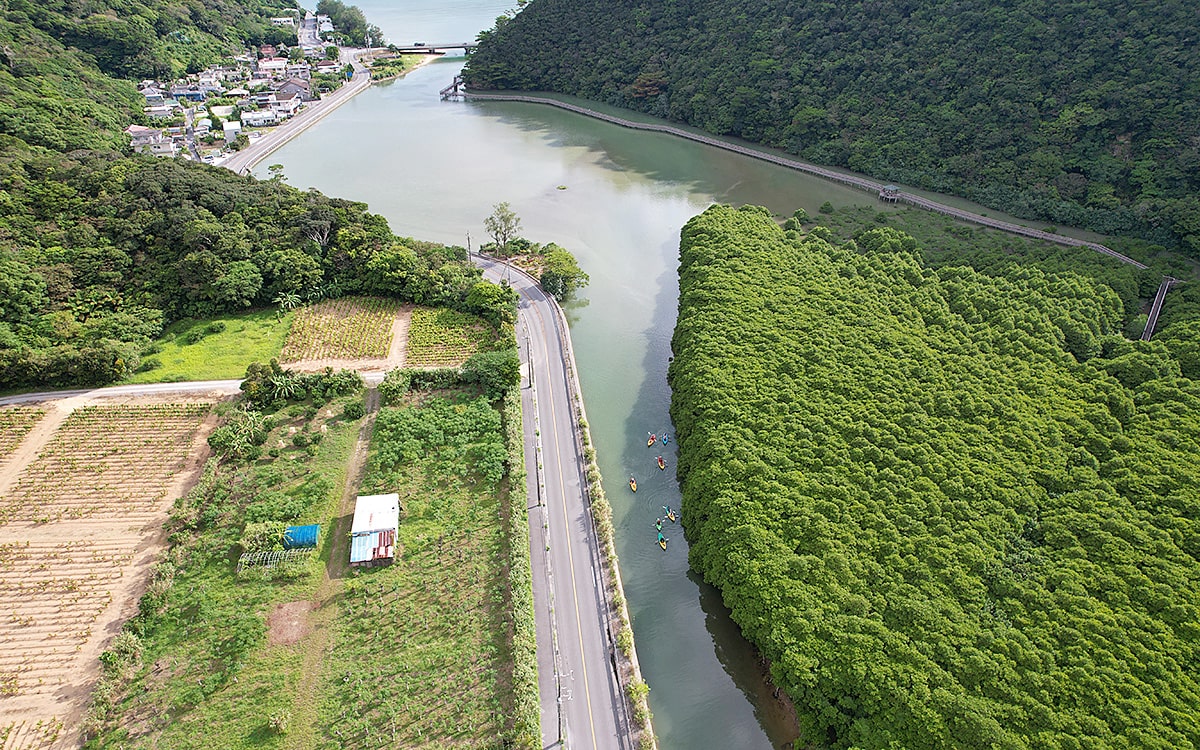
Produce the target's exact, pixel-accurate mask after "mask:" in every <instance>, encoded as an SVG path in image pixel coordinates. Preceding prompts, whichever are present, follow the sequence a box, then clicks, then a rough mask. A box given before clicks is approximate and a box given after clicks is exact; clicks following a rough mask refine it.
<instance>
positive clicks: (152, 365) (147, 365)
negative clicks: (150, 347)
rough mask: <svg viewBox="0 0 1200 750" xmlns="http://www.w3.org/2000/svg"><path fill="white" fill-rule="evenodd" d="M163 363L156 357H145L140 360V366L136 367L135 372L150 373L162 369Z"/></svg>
mask: <svg viewBox="0 0 1200 750" xmlns="http://www.w3.org/2000/svg"><path fill="white" fill-rule="evenodd" d="M162 366H163V363H162V360H160V359H159V358H158V357H147V358H146V359H143V360H142V364H141V365H139V366H138V368H137V372H150V371H151V370H157V369H158V368H160V367H162Z"/></svg>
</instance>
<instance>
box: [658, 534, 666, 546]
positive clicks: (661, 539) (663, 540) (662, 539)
mask: <svg viewBox="0 0 1200 750" xmlns="http://www.w3.org/2000/svg"><path fill="white" fill-rule="evenodd" d="M658 546H659V547H662V548H663V549H666V548H667V538H666V537H665V536H663V535H662V533H661V532H660V533H659V535H658Z"/></svg>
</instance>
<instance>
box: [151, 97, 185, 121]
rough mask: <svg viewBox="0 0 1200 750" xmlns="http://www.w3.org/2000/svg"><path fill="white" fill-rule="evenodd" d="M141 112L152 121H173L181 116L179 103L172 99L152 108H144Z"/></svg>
mask: <svg viewBox="0 0 1200 750" xmlns="http://www.w3.org/2000/svg"><path fill="white" fill-rule="evenodd" d="M142 111H143V112H145V113H146V117H149V118H150V119H152V120H173V119H175V118H176V117H179V116H180V114H181V108H180V106H179V102H177V101H175V100H174V99H167V100H166V101H165V102H163V103H162V104H158V105H155V106H153V107H144V108H143V109H142Z"/></svg>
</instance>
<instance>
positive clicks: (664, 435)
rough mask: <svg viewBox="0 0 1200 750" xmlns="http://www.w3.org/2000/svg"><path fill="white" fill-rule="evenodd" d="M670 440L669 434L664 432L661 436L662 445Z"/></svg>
mask: <svg viewBox="0 0 1200 750" xmlns="http://www.w3.org/2000/svg"><path fill="white" fill-rule="evenodd" d="M670 440H671V436H670V435H668V434H667V433H665V432H664V433H663V436H662V441H663V445H666V444H667V443H668V442H669V441H670Z"/></svg>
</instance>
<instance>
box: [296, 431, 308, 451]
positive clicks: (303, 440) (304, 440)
mask: <svg viewBox="0 0 1200 750" xmlns="http://www.w3.org/2000/svg"><path fill="white" fill-rule="evenodd" d="M308 443H309V438H308V435H306V434H305V433H303V432H297V433H296V434H295V435H292V445H294V446H296V447H297V448H303V447H304V446H306V445H308Z"/></svg>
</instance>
